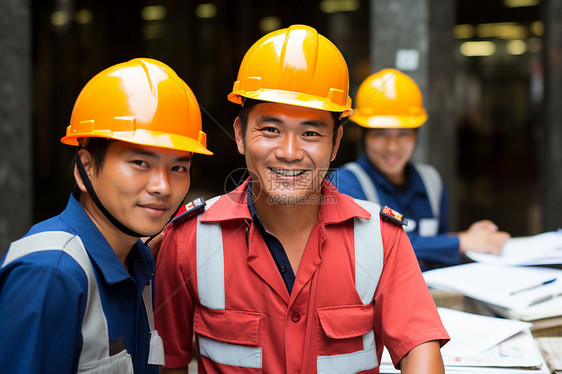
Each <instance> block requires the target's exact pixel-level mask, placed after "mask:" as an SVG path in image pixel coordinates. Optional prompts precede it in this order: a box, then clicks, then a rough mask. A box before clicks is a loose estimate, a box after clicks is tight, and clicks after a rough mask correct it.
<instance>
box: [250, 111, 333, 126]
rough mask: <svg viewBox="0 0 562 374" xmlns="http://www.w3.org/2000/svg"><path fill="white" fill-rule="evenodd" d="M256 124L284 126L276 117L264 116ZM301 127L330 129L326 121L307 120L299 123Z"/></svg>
mask: <svg viewBox="0 0 562 374" xmlns="http://www.w3.org/2000/svg"><path fill="white" fill-rule="evenodd" d="M256 122H257V123H259V124H262V123H265V122H273V123H278V124H283V123H284V122H283V121H282V120H281V119H279V118H277V117H275V116H271V115H267V114H265V115H262V116H260V117H258V118H257V119H256ZM299 125H300V126H312V127H322V128H328V124H327V123H325V122H324V121H319V120H305V121H302V122H300V123H299Z"/></svg>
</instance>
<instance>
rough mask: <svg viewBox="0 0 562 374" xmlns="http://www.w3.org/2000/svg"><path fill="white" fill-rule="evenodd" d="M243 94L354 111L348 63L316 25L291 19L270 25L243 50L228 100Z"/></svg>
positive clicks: (240, 101)
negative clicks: (284, 23)
mask: <svg viewBox="0 0 562 374" xmlns="http://www.w3.org/2000/svg"><path fill="white" fill-rule="evenodd" d="M243 98H249V99H254V100H263V101H270V102H275V103H282V104H290V105H296V106H302V107H307V108H314V109H321V110H326V111H330V112H341V113H342V114H341V117H346V116H348V115H350V114H351V113H353V110H352V108H351V98H350V97H349V73H348V70H347V64H346V62H345V59H344V58H343V56H342V54H341V53H340V51H339V50H338V48H337V47H336V46H335V45H334V44H332V42H330V41H329V40H328V39H327V38H326V37H324V36H322V35H320V34H319V33H318V32H317V31H316V30H315V29H313V28H312V27H309V26H304V25H293V26H291V27H289V28H287V29H281V30H277V31H273V32H271V33H269V34H267V35H265V36H264V37H262V38H261V39H260V40H258V41H257V42H256V43H254V45H253V46H252V47H251V48H250V49H249V50H248V52H246V55H245V56H244V59H243V60H242V63H241V64H240V70H239V71H238V78H237V80H236V82H234V87H233V89H232V92H231V93H230V94H229V95H228V100H230V101H232V102H233V103H237V104H243V100H244V99H243Z"/></svg>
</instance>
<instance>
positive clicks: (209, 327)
mask: <svg viewBox="0 0 562 374" xmlns="http://www.w3.org/2000/svg"><path fill="white" fill-rule="evenodd" d="M260 322H261V314H260V313H257V312H249V311H240V310H222V309H221V310H217V309H207V308H205V307H196V309H195V314H194V317H193V331H194V332H195V333H196V334H197V340H198V343H199V351H200V354H201V356H204V357H207V358H208V359H210V360H211V361H213V362H215V363H217V364H222V365H230V366H235V367H240V368H252V369H261V368H262V347H261V343H262V342H261V339H260Z"/></svg>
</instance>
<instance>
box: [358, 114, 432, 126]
mask: <svg viewBox="0 0 562 374" xmlns="http://www.w3.org/2000/svg"><path fill="white" fill-rule="evenodd" d="M349 119H350V120H351V121H353V122H354V123H356V124H358V125H359V126H361V127H365V128H370V129H393V128H404V129H408V128H410V129H413V128H417V127H420V126H422V125H423V124H424V123H425V122H426V121H427V114H426V113H423V114H420V115H416V116H362V115H360V114H353V115H352V116H351V117H350V118H349Z"/></svg>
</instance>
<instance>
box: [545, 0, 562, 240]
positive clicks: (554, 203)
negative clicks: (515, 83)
mask: <svg viewBox="0 0 562 374" xmlns="http://www.w3.org/2000/svg"><path fill="white" fill-rule="evenodd" d="M542 4H543V11H544V13H543V14H544V23H545V34H544V51H545V80H544V81H545V110H544V113H545V115H544V131H543V138H542V145H541V148H542V150H543V153H542V160H541V174H542V181H541V182H542V206H543V220H544V221H543V229H544V230H556V229H558V228H562V106H561V105H560V103H561V102H562V70H561V69H560V66H562V2H560V1H558V0H545V1H543V3H542Z"/></svg>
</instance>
